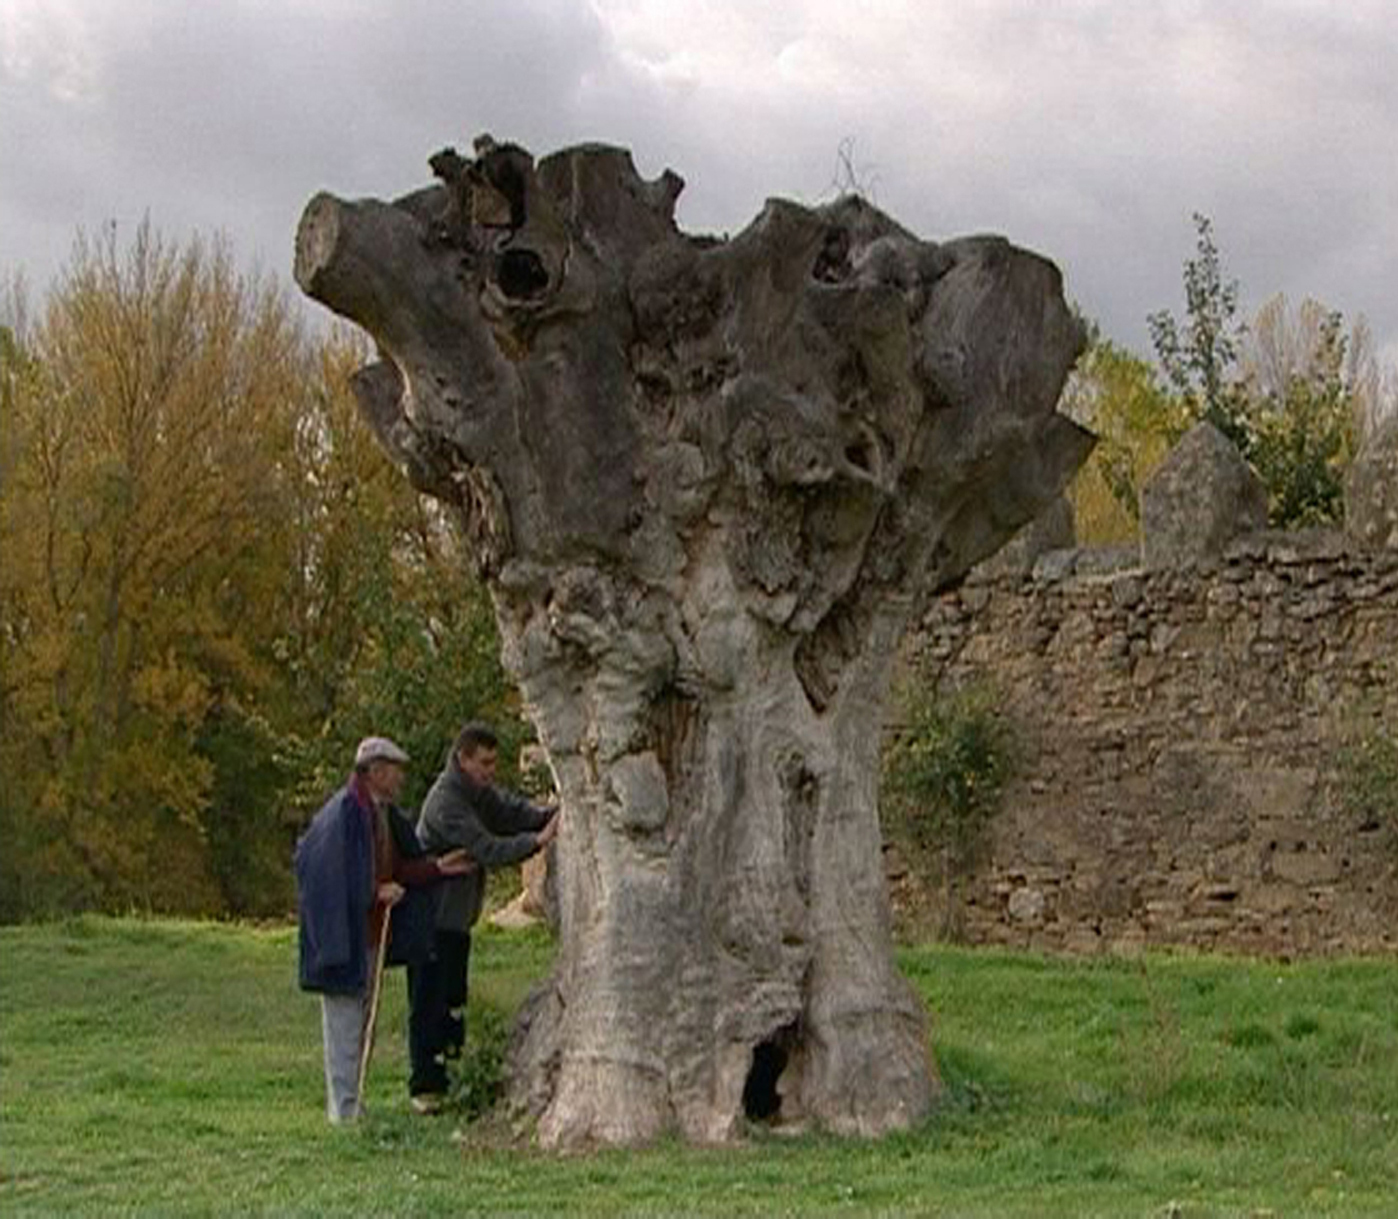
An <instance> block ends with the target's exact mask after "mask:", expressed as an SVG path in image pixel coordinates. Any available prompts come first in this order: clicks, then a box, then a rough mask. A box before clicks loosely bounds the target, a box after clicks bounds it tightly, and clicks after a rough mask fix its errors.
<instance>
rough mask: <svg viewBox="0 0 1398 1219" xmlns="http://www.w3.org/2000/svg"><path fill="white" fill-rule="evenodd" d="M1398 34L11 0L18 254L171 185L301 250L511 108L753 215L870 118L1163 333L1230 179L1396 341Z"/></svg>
mask: <svg viewBox="0 0 1398 1219" xmlns="http://www.w3.org/2000/svg"><path fill="white" fill-rule="evenodd" d="M1394 62H1398V10H1394V9H1391V8H1390V6H1389V5H1387V4H1386V3H1381V2H1367V3H1366V2H1351V3H1347V4H1346V5H1344V6H1338V5H1331V4H1328V3H1323V2H1321V0H1316V2H1314V3H1309V2H1303V0H1264V2H1255V3H1246V4H1245V3H1242V2H1241V0H1239V2H1238V3H1203V2H1202V0H1195V2H1186V0H1166V2H1164V3H1157V4H1151V5H1124V4H1120V3H1113V2H1110V0H1065V2H1064V3H1055V4H1053V5H1044V4H1037V3H1030V2H1028V0H983V2H981V3H978V4H976V5H974V6H972V5H960V4H952V3H925V4H911V3H910V4H896V3H868V4H863V5H852V4H849V3H847V2H845V0H842V2H840V3H835V2H833V0H830V2H827V0H804V2H801V3H793V4H785V5H780V6H752V5H746V4H741V3H739V2H738V0H731V2H726V0H703V2H695V3H686V4H681V3H677V2H676V3H666V2H665V0H645V2H643V0H590V2H584V0H559V2H557V3H548V2H545V0H533V2H520V0H515V2H507V0H473V3H471V4H461V3H456V2H450V0H409V2H399V3H395V4H393V5H383V4H376V3H370V2H369V0H339V2H332V0H322V2H320V3H309V2H307V0H284V2H283V3H282V4H280V5H276V6H274V5H271V4H234V3H231V2H224V0H205V2H204V3H201V4H199V5H170V4H160V3H156V2H155V0H147V3H144V4H139V3H134V2H133V0H125V2H124V3H123V4H121V5H111V4H108V3H103V2H102V0H66V2H57V3H55V2H54V0H49V2H48V3H44V4H41V3H39V0H0V114H3V118H0V166H4V172H3V175H2V176H0V267H15V266H20V265H23V266H26V267H27V268H28V269H29V271H30V275H31V279H33V280H34V281H36V282H39V283H42V282H43V281H44V280H45V279H46V277H47V276H48V275H49V274H51V273H52V271H53V270H54V268H56V267H57V266H58V265H60V264H61V262H62V260H63V258H64V256H65V255H66V253H67V250H68V247H69V243H70V241H71V239H72V235H73V232H74V230H75V229H76V227H77V226H79V225H84V226H86V227H88V228H93V227H96V226H97V225H99V224H101V223H102V222H103V221H104V220H106V219H108V218H115V219H116V220H117V221H118V222H119V224H130V223H134V221H135V220H136V219H138V218H139V217H140V215H141V214H142V213H144V212H145V211H147V210H149V212H150V214H151V216H152V219H153V220H154V222H155V223H156V224H157V225H158V226H159V227H161V228H162V230H164V231H165V232H167V233H170V234H172V235H177V236H183V235H185V234H187V233H188V232H189V231H191V230H195V229H198V230H203V231H210V230H216V229H219V230H224V231H226V232H227V233H228V235H229V236H230V238H231V239H232V241H233V243H234V248H235V251H236V252H238V253H239V254H240V255H242V256H244V257H246V258H249V259H252V258H256V259H258V260H259V261H260V262H261V263H262V265H263V266H265V267H267V268H269V269H272V270H276V271H278V272H279V273H282V274H285V272H286V269H287V267H288V264H289V260H290V245H291V236H292V232H293V231H294V227H295V223H296V218H297V216H298V214H299V211H300V208H301V206H302V204H303V203H304V202H305V200H306V199H307V198H308V197H309V196H310V195H311V194H312V193H313V192H314V191H315V190H317V189H319V188H321V187H329V188H331V189H334V190H336V191H339V192H341V193H345V194H378V195H393V194H397V193H399V192H402V191H405V190H407V189H410V188H411V187H413V186H414V185H416V184H418V183H420V182H422V181H424V180H425V179H426V177H427V173H426V168H425V159H426V157H427V156H428V155H429V154H430V153H431V152H432V151H434V150H435V149H436V148H437V147H439V146H441V145H442V144H444V143H448V142H455V143H458V144H460V145H466V144H468V143H469V141H470V138H471V136H472V135H474V134H475V133H476V132H478V131H480V130H491V131H493V132H494V133H495V134H496V135H497V136H501V137H509V138H513V139H518V140H520V141H521V142H522V143H524V144H526V145H527V146H529V147H531V148H532V149H533V150H534V151H536V152H545V151H549V150H551V149H553V148H555V147H558V146H561V145H564V144H567V143H571V142H574V141H576V140H580V139H604V140H608V141H611V142H616V143H622V144H626V145H628V146H630V147H632V148H633V150H634V152H635V154H636V159H637V162H638V164H639V166H640V167H641V169H642V171H643V172H645V173H648V174H655V173H658V172H659V171H660V170H661V169H662V168H664V167H666V166H667V165H668V166H672V167H674V168H675V169H676V170H677V171H679V172H680V173H681V174H682V175H684V177H685V178H686V179H687V181H688V182H689V186H688V188H687V190H686V193H685V196H684V197H683V199H682V201H681V207H680V215H681V220H682V222H683V223H685V224H686V225H687V226H689V227H693V228H697V229H704V230H716V231H733V230H736V229H738V228H740V227H742V225H744V224H745V223H747V221H748V220H749V219H751V217H752V215H753V214H754V213H755V212H756V210H757V209H758V208H759V207H760V206H761V203H762V200H763V199H764V198H765V197H766V196H768V195H771V194H785V195H793V196H796V197H801V198H806V199H813V198H817V197H819V196H821V195H822V194H825V193H827V192H828V190H829V189H830V187H831V185H832V183H833V182H834V180H835V178H836V177H837V174H838V171H839V169H840V166H839V164H838V153H839V150H840V148H841V145H842V141H846V140H849V141H852V146H853V165H854V168H855V169H856V171H857V172H858V174H859V176H860V178H861V179H862V180H863V182H864V184H865V185H866V186H867V187H868V188H869V189H870V191H871V193H873V195H874V196H875V197H876V199H877V201H878V202H879V203H880V204H881V205H882V206H884V207H885V208H887V209H888V210H889V211H890V212H892V213H893V214H894V215H896V216H897V217H898V218H899V219H900V220H902V221H903V222H904V223H906V224H908V225H909V226H910V227H912V228H914V229H916V230H918V231H919V232H921V233H923V234H925V235H927V236H932V237H946V236H952V235H955V234H957V233H962V232H967V231H983V230H996V231H1002V232H1005V233H1008V234H1009V235H1010V236H1011V237H1012V238H1014V239H1015V240H1017V241H1019V242H1021V243H1023V244H1026V245H1030V246H1033V247H1035V248H1037V249H1040V250H1042V251H1044V252H1045V253H1048V254H1049V255H1050V256H1052V257H1054V258H1055V259H1056V260H1057V261H1058V262H1059V263H1060V265H1062V266H1063V268H1064V270H1065V273H1066V275H1067V279H1068V284H1069V290H1070V292H1071V293H1072V294H1073V295H1074V296H1075V297H1076V298H1077V299H1078V300H1079V302H1080V303H1081V304H1082V306H1083V307H1084V309H1085V310H1086V311H1087V312H1088V313H1089V314H1091V315H1093V316H1095V317H1097V318H1098V319H1100V320H1101V322H1102V323H1103V325H1104V327H1105V329H1106V330H1107V332H1108V333H1109V334H1111V335H1113V336H1114V337H1117V338H1119V339H1121V340H1123V341H1125V342H1127V343H1129V344H1130V345H1132V346H1134V347H1136V348H1137V349H1138V350H1142V351H1144V350H1145V348H1146V337H1145V324H1144V319H1145V316H1146V314H1147V313H1148V312H1150V311H1151V310H1153V309H1156V308H1160V307H1162V306H1168V307H1173V308H1176V309H1178V308H1179V303H1180V287H1179V278H1180V266H1181V264H1182V262H1183V260H1184V259H1185V258H1186V257H1187V256H1188V255H1189V254H1190V253H1191V251H1192V242H1193V232H1192V228H1191V223H1190V214H1191V212H1193V211H1195V210H1199V211H1203V212H1206V213H1208V214H1209V215H1210V216H1211V217H1212V218H1213V220H1214V223H1215V230H1216V233H1217V236H1218V239H1219V242H1220V245H1221V248H1222V250H1223V254H1224V258H1225V262H1226V266H1227V269H1228V270H1229V271H1230V273H1231V274H1233V275H1234V276H1236V277H1238V278H1239V279H1240V280H1241V281H1242V284H1243V288H1244V295H1245V299H1246V303H1247V304H1249V305H1252V306H1255V305H1257V304H1260V303H1261V301H1262V300H1263V299H1265V298H1266V297H1268V296H1270V295H1272V294H1273V293H1274V292H1277V291H1285V292H1286V293H1287V294H1288V295H1290V296H1291V297H1293V298H1294V299H1300V298H1302V297H1305V296H1308V295H1309V296H1315V297H1318V298H1320V299H1322V300H1324V301H1325V302H1326V303H1327V304H1330V305H1332V306H1334V307H1336V308H1340V309H1342V310H1344V311H1345V312H1346V314H1347V315H1350V316H1353V315H1355V314H1359V313H1364V314H1366V315H1367V316H1368V318H1369V320H1370V322H1371V323H1372V326H1373V329H1374V331H1375V333H1376V336H1377V337H1378V339H1379V341H1380V343H1381V344H1385V345H1387V346H1388V348H1389V354H1390V357H1391V358H1394V359H1398V291H1396V290H1395V289H1394V288H1393V285H1394V284H1395V282H1398V274H1395V272H1398V158H1396V157H1394V155H1393V152H1392V149H1393V147H1394V145H1395V143H1398V89H1395V87H1394V86H1393V85H1392V84H1391V83H1390V79H1389V78H1390V77H1391V75H1392V64H1393V63H1394Z"/></svg>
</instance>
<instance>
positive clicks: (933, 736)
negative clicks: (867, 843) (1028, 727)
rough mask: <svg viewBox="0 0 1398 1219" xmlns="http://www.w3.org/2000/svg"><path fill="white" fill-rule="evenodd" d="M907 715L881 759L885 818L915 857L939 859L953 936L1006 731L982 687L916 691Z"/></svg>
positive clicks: (998, 780) (1002, 766)
mask: <svg viewBox="0 0 1398 1219" xmlns="http://www.w3.org/2000/svg"><path fill="white" fill-rule="evenodd" d="M905 714H906V720H905V723H904V726H903V728H902V729H901V731H899V732H898V733H897V735H896V736H895V737H894V738H893V740H892V742H891V743H890V744H889V747H888V750H887V753H886V754H885V759H884V772H883V793H882V800H881V807H882V808H883V812H884V823H885V825H886V826H887V828H888V829H889V831H890V833H891V835H892V836H893V837H894V838H896V839H899V840H901V841H902V842H904V843H906V844H907V845H908V846H910V847H911V848H912V850H913V853H914V854H915V855H918V856H922V857H923V858H924V859H926V858H929V857H935V858H939V859H940V863H941V869H942V876H943V880H944V883H945V886H946V894H945V896H946V926H945V927H944V932H945V933H946V934H948V935H954V934H955V932H956V910H957V908H958V906H959V893H960V885H961V881H962V879H963V878H964V876H965V874H966V872H967V871H968V870H969V869H970V866H971V864H972V862H973V860H974V857H975V852H976V848H977V847H978V846H979V845H980V842H981V839H982V835H983V832H984V830H985V828H986V826H987V825H988V824H989V822H990V820H991V818H992V817H993V816H994V815H995V813H996V812H998V811H999V808H1000V797H1001V793H1002V792H1003V790H1004V785H1005V782H1006V780H1007V779H1008V777H1009V775H1010V770H1011V749H1010V744H1011V742H1010V733H1009V729H1008V727H1007V726H1006V724H1005V722H1004V721H1003V719H1002V718H1001V717H1000V716H999V715H998V714H997V713H996V710H995V707H994V705H993V700H992V698H991V696H990V694H989V692H988V691H985V690H969V691H962V692H959V693H956V694H953V695H949V696H939V695H937V694H936V693H935V692H932V691H929V690H926V689H919V690H917V691H915V692H914V693H912V694H911V696H910V697H909V698H908V699H907V700H906V703H905Z"/></svg>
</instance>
